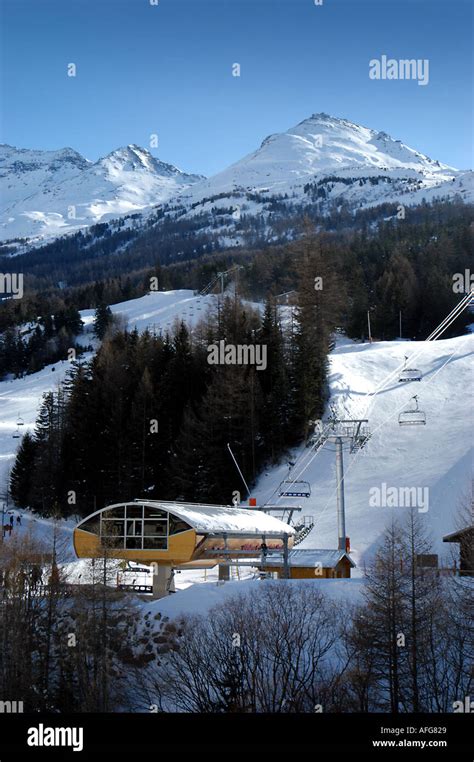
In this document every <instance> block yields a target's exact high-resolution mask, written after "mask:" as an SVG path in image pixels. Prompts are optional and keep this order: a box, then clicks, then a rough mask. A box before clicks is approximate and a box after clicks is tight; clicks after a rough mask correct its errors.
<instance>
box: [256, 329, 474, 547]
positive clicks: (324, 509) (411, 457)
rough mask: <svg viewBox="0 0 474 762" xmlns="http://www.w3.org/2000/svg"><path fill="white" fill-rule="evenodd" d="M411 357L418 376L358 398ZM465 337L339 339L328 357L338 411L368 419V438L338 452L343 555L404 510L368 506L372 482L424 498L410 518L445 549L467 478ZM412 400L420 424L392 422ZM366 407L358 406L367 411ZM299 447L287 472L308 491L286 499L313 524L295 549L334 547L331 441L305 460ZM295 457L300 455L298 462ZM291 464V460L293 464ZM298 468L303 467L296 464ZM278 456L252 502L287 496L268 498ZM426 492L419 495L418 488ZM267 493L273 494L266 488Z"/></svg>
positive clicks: (468, 359) (469, 368) (281, 470)
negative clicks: (346, 545) (345, 538)
mask: <svg viewBox="0 0 474 762" xmlns="http://www.w3.org/2000/svg"><path fill="white" fill-rule="evenodd" d="M405 354H408V355H409V356H410V357H415V355H416V360H415V361H414V362H413V363H412V362H410V363H409V364H410V365H412V364H416V367H417V368H419V369H420V370H421V371H422V380H421V381H420V382H411V383H399V382H398V380H397V378H395V380H393V381H391V382H390V383H389V384H388V385H387V386H386V387H385V388H383V389H382V390H381V391H380V393H378V394H377V395H376V396H375V397H373V396H368V394H370V393H371V392H373V390H374V389H376V388H377V386H378V385H379V384H380V382H381V381H382V380H383V379H384V377H386V376H387V375H388V374H389V373H390V372H391V371H392V370H394V369H395V368H396V367H397V366H398V365H399V364H400V363H402V362H403V358H404V355H405ZM473 356H474V337H473V336H472V335H469V336H463V337H459V338H455V339H448V340H439V341H436V342H429V343H428V342H406V341H398V342H396V341H395V342H377V343H374V344H355V343H353V342H351V341H349V340H340V341H339V342H338V344H337V346H336V348H335V350H334V352H333V353H332V354H331V368H330V388H331V402H333V403H335V404H336V405H337V409H338V413H339V415H340V417H345V418H357V417H363V418H365V417H368V418H369V428H370V430H371V432H372V437H371V439H370V441H369V444H368V445H367V446H366V447H365V448H364V449H363V450H362V451H360V452H359V453H356V454H354V455H350V454H349V453H347V452H345V453H344V455H345V495H346V530H347V534H348V535H349V537H350V538H351V547H352V553H353V556H354V558H355V560H358V561H359V562H360V561H361V559H363V558H364V557H367V556H369V555H370V551H371V550H373V548H374V546H375V544H376V543H377V541H378V539H379V537H380V534H381V533H382V531H383V529H384V527H385V526H386V525H387V523H388V522H389V521H390V520H391V518H392V515H395V516H398V517H399V518H400V517H402V516H403V512H404V511H405V512H406V510H407V508H403V507H396V508H390V507H372V506H371V505H369V497H370V494H369V490H371V489H372V488H374V487H381V485H382V484H383V483H385V484H386V485H387V487H392V486H394V487H397V488H398V487H408V488H411V487H415V488H417V489H418V490H423V492H418V494H419V495H421V496H422V501H423V499H424V498H425V497H428V504H427V510H424V509H425V507H426V505H424V504H422V501H420V503H419V504H418V503H417V505H418V507H419V508H420V509H421V510H420V512H419V515H420V517H421V518H422V519H423V521H424V522H425V525H426V527H427V529H428V530H429V531H430V533H431V535H432V537H433V540H434V543H435V546H436V548H437V550H438V551H439V552H440V553H445V554H447V553H446V550H447V546H446V545H443V543H442V535H443V534H447V533H448V532H450V531H452V530H453V529H454V517H455V513H456V510H457V507H458V502H459V500H460V499H461V497H462V495H463V494H466V493H467V491H468V487H469V483H470V480H471V478H472V454H473V424H474V407H473V380H474V372H473V371H474V364H473ZM414 394H417V395H418V396H419V403H420V408H422V409H423V410H424V411H425V413H426V417H427V423H426V425H425V426H404V427H401V426H399V424H398V413H399V412H400V411H401V410H403V409H404V407H406V406H407V404H408V403H409V402H410V399H411V397H412V396H413V395H414ZM367 411H368V412H367ZM311 458H312V455H311V453H310V449H309V448H299V449H298V450H297V451H295V452H294V453H292V457H291V460H293V461H294V460H297V464H296V466H295V467H294V469H293V471H292V478H295V475H296V474H298V473H301V478H302V479H305V480H307V481H309V482H310V484H311V491H312V493H311V497H310V498H308V499H299V500H298V499H293V502H294V503H295V504H301V505H302V506H303V511H302V513H303V515H312V516H314V517H315V520H316V525H315V528H314V529H313V530H312V532H311V533H310V534H309V535H308V536H307V538H306V539H305V540H304V541H303V543H302V544H301V547H307V548H313V547H316V548H317V547H320V548H328V547H336V543H337V523H336V496H335V490H336V479H335V454H334V451H333V447H332V446H331V445H330V444H326V445H325V446H324V448H323V449H322V450H321V451H319V453H318V454H317V455H316V457H315V458H314V459H313V460H311ZM298 459H300V460H299V461H298ZM300 463H301V465H300ZM306 466H307V467H306ZM287 474H288V468H287V464H286V462H284V463H283V464H282V465H281V466H280V467H277V468H275V469H272V470H271V471H269V472H268V473H266V474H264V475H263V476H262V477H261V479H260V480H259V482H258V485H257V488H256V489H255V490H254V491H253V493H252V494H253V496H254V497H257V502H258V504H261V503H264V502H267V501H269V502H271V503H273V502H275V500H277V501H278V500H279V501H280V504H281V503H282V502H283V501H284V502H285V504H286V503H288V502H290V503H291V499H289V498H278V485H279V483H280V482H281V481H282V480H283V479H284V478H286V476H287ZM426 488H427V490H428V492H426ZM275 491H276V492H275Z"/></svg>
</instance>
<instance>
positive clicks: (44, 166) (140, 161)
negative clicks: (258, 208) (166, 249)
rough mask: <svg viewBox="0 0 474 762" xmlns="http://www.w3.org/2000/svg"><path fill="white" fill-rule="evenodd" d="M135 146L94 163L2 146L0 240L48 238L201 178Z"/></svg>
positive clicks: (158, 199)
mask: <svg viewBox="0 0 474 762" xmlns="http://www.w3.org/2000/svg"><path fill="white" fill-rule="evenodd" d="M202 179H203V178H202V177H201V176H198V175H192V174H186V173H185V172H182V171H181V170H179V169H177V167H174V166H173V165H172V164H167V163H165V162H163V161H160V160H159V159H157V158H155V157H154V156H152V155H151V153H150V152H149V151H147V150H146V149H144V148H141V147H140V146H138V145H136V144H130V145H127V146H124V147H121V148H117V149H116V150H114V151H111V153H109V154H108V155H107V156H105V157H103V158H100V159H98V161H96V162H92V161H89V160H88V159H85V158H84V157H83V156H81V154H80V153H78V152H77V151H74V150H73V149H72V148H62V149H59V150H56V151H39V150H38V151H35V150H28V149H21V148H20V149H19V148H14V147H13V146H9V145H0V190H1V206H0V219H1V224H0V238H2V239H4V240H5V239H11V238H15V237H35V238H38V237H39V238H49V237H54V236H56V235H59V234H62V233H66V232H69V231H71V230H75V229H77V228H79V227H84V226H88V225H92V224H94V223H96V222H98V221H100V220H104V219H110V218H112V217H118V216H121V215H124V214H127V213H129V212H133V211H137V210H140V209H144V208H146V207H148V206H152V205H156V204H159V203H162V202H163V201H166V200H167V199H168V198H170V197H172V196H174V195H176V194H177V193H178V192H180V191H182V190H183V189H184V188H187V187H188V186H190V185H192V184H193V183H195V182H197V181H199V180H202Z"/></svg>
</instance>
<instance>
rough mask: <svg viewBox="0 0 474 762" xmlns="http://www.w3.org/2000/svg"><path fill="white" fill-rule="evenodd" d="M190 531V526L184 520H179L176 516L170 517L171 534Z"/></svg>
mask: <svg viewBox="0 0 474 762" xmlns="http://www.w3.org/2000/svg"><path fill="white" fill-rule="evenodd" d="M188 529H191V527H190V526H189V524H186V522H185V521H183V520H182V519H178V518H177V517H176V516H171V515H170V521H169V533H170V534H179V532H187V531H188Z"/></svg>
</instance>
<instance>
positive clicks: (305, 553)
mask: <svg viewBox="0 0 474 762" xmlns="http://www.w3.org/2000/svg"><path fill="white" fill-rule="evenodd" d="M341 558H347V559H348V561H349V563H350V564H351V566H355V563H354V561H353V560H352V558H351V557H350V555H349V554H348V553H346V552H345V551H344V550H328V549H325V548H317V549H314V550H313V549H312V548H301V549H296V550H290V552H289V553H288V564H289V566H309V567H311V566H314V567H315V568H316V567H323V568H324V569H334V567H335V566H337V564H338V563H339V561H340V560H341ZM281 565H282V560H281V557H279V558H274V559H273V558H271V557H269V558H267V559H266V561H265V566H281Z"/></svg>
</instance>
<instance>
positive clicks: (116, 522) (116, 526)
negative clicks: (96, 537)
mask: <svg viewBox="0 0 474 762" xmlns="http://www.w3.org/2000/svg"><path fill="white" fill-rule="evenodd" d="M124 526H125V522H124V521H120V519H104V518H103V519H102V525H101V535H102V536H103V537H123V536H124V534H125V532H124Z"/></svg>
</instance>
